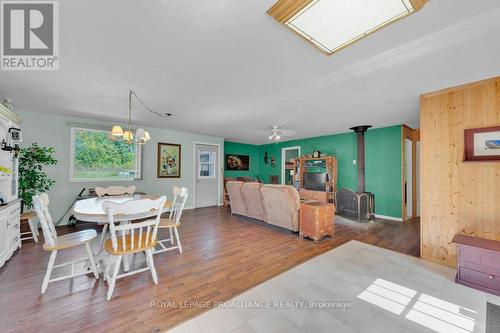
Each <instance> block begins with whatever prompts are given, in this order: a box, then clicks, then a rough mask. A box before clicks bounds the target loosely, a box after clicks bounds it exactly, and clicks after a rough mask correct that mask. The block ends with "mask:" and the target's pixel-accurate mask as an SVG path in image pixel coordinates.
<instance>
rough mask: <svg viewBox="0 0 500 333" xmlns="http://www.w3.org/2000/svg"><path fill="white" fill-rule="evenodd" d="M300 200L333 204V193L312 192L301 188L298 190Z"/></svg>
mask: <svg viewBox="0 0 500 333" xmlns="http://www.w3.org/2000/svg"><path fill="white" fill-rule="evenodd" d="M299 195H300V198H301V199H303V200H315V201H320V202H326V203H329V202H333V198H334V195H335V193H333V192H326V191H312V190H306V189H305V188H301V189H300V190H299Z"/></svg>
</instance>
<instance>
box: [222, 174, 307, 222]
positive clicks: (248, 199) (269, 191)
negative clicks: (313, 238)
mask: <svg viewBox="0 0 500 333" xmlns="http://www.w3.org/2000/svg"><path fill="white" fill-rule="evenodd" d="M226 187H227V192H228V194H229V199H230V202H231V214H237V215H242V216H246V217H249V218H253V219H257V220H261V221H264V222H266V223H269V224H272V225H276V226H279V227H282V228H286V229H289V230H292V231H298V230H299V208H300V197H299V193H298V192H297V190H296V189H295V188H294V187H293V186H290V185H262V184H261V183H255V182H247V183H243V182H238V181H229V182H227V184H226Z"/></svg>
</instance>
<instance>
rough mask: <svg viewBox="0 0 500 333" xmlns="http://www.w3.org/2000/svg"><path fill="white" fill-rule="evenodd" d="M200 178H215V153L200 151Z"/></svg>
mask: <svg viewBox="0 0 500 333" xmlns="http://www.w3.org/2000/svg"><path fill="white" fill-rule="evenodd" d="M199 154H200V156H199V161H200V165H199V170H200V175H199V176H200V178H215V152H214V151H207V150H200V153H199Z"/></svg>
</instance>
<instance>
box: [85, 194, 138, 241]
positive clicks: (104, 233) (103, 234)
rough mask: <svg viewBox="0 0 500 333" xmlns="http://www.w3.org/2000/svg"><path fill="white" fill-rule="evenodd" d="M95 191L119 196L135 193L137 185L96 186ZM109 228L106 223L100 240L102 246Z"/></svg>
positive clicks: (101, 195) (100, 195)
mask: <svg viewBox="0 0 500 333" xmlns="http://www.w3.org/2000/svg"><path fill="white" fill-rule="evenodd" d="M95 193H96V194H97V196H98V197H106V196H110V197H112V196H118V195H133V194H134V193H135V185H131V186H128V187H127V186H109V187H96V188H95ZM107 230H108V224H107V223H106V224H104V225H103V227H102V232H101V238H100V240H99V246H100V248H102V247H103V246H104V239H105V238H106V231H107Z"/></svg>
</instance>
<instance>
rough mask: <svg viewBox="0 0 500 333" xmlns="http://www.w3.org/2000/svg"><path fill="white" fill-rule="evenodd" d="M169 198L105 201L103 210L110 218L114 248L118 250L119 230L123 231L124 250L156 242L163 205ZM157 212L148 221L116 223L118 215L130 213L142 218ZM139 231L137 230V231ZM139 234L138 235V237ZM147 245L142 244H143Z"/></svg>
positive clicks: (136, 217)
mask: <svg viewBox="0 0 500 333" xmlns="http://www.w3.org/2000/svg"><path fill="white" fill-rule="evenodd" d="M166 200H167V198H166V197H165V196H162V197H160V198H158V199H156V200H151V199H138V200H130V201H126V202H124V203H121V204H118V203H114V202H112V201H104V202H103V204H102V208H103V210H104V211H105V212H106V214H107V216H108V220H109V231H110V233H111V242H112V245H113V249H114V250H115V251H117V250H118V245H119V244H118V240H117V237H116V233H117V232H121V236H122V237H121V243H122V245H121V248H122V249H121V250H122V251H134V250H136V249H138V248H141V247H143V246H149V245H151V243H153V242H156V235H157V231H158V224H159V223H160V217H161V213H162V211H163V207H164V206H165V201H166ZM152 211H154V212H155V213H156V218H154V219H148V220H146V221H142V222H138V223H127V224H120V225H115V224H114V221H115V216H117V215H126V216H127V215H129V216H133V217H134V218H135V219H140V218H142V217H146V216H147V215H151V212H152ZM143 228H145V229H146V237H145V239H143V230H142V229H143ZM136 231H137V232H136ZM127 233H130V245H129V246H128V248H127V244H126V238H127V237H126V236H125V234H127ZM137 235H138V237H137ZM143 243H144V244H145V245H142V244H143Z"/></svg>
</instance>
